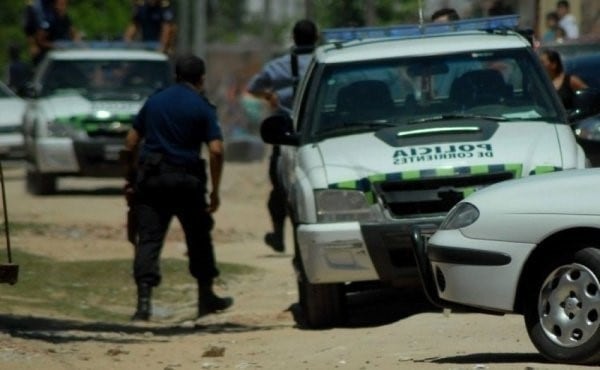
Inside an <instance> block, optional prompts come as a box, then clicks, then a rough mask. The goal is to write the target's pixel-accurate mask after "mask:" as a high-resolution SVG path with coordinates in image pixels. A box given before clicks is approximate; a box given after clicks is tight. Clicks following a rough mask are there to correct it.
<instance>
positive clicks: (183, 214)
mask: <svg viewBox="0 0 600 370" xmlns="http://www.w3.org/2000/svg"><path fill="white" fill-rule="evenodd" d="M175 72H176V77H177V83H176V84H174V85H173V86H171V87H169V88H167V89H165V90H162V91H160V92H158V93H156V94H154V95H153V96H151V97H150V98H148V100H147V101H146V103H145V104H144V105H143V107H142V108H141V110H140V112H139V113H138V115H137V118H136V120H135V122H134V125H133V128H132V129H131V130H130V131H129V132H128V134H127V138H126V144H125V147H126V149H125V150H126V153H129V154H128V155H127V156H126V157H127V159H126V160H127V162H128V169H129V170H128V174H129V175H128V176H127V183H126V186H125V191H126V192H135V199H136V205H135V207H136V210H137V221H138V222H137V228H138V240H137V245H136V251H135V259H134V273H133V275H134V279H135V282H136V285H137V292H138V303H137V310H136V312H135V314H134V316H133V318H132V319H133V320H148V319H149V318H150V315H151V304H150V299H151V291H152V288H153V287H155V286H157V285H158V284H159V283H160V281H161V275H160V270H159V256H160V252H161V249H162V246H163V241H164V238H165V235H166V233H167V228H168V226H169V222H170V221H171V219H172V217H173V216H175V217H177V218H178V219H179V222H180V223H181V226H182V228H183V231H184V233H185V239H186V244H187V254H188V258H189V271H190V273H191V274H192V276H193V277H194V278H196V280H197V282H198V316H199V317H200V316H203V315H206V314H209V313H212V312H216V311H221V310H224V309H226V308H228V307H230V306H231V305H232V304H233V299H232V298H230V297H225V298H221V297H218V296H217V295H216V294H215V293H214V291H213V279H214V278H215V277H216V276H218V274H219V271H218V270H217V267H216V262H215V256H214V251H213V244H212V240H211V235H210V231H211V229H212V227H213V223H214V222H213V219H212V216H211V213H213V212H215V211H216V210H217V209H218V207H219V203H220V200H219V185H220V180H221V172H222V168H223V140H222V134H221V128H220V127H219V124H218V121H217V115H216V111H215V107H214V106H213V105H211V104H210V103H209V102H208V100H207V99H206V98H205V97H204V73H205V66H204V61H203V60H202V59H200V58H198V57H196V56H193V55H188V56H183V57H180V58H178V60H177V62H176V66H175ZM142 139H143V144H141V142H142ZM204 143H205V144H207V146H208V152H209V168H210V175H211V176H210V179H211V185H212V186H211V192H210V197H209V199H210V200H209V202H208V203H207V202H206V198H205V197H206V191H207V188H206V185H207V175H206V169H205V163H204V160H202V159H201V157H200V152H201V147H202V145H203V144H204ZM140 144H141V150H140V151H139V152H138V147H139V146H140ZM133 153H139V160H137V161H136V160H135V157H136V156H135V155H133ZM136 162H137V168H135V167H136ZM134 169H135V171H134ZM134 173H135V179H134V178H133V177H134V176H133V174H134Z"/></svg>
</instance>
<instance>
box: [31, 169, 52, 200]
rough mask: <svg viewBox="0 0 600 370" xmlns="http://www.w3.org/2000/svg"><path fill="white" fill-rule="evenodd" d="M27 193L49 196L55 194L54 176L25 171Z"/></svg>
mask: <svg viewBox="0 0 600 370" xmlns="http://www.w3.org/2000/svg"><path fill="white" fill-rule="evenodd" d="M26 183H27V185H26V186H27V191H28V192H30V193H31V194H34V195H49V194H54V193H56V176H54V175H47V174H43V173H39V172H36V171H29V170H28V171H27V175H26Z"/></svg>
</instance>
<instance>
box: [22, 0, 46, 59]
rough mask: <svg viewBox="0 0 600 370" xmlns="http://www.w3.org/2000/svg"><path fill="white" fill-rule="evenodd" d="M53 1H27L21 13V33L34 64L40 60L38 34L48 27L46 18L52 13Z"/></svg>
mask: <svg viewBox="0 0 600 370" xmlns="http://www.w3.org/2000/svg"><path fill="white" fill-rule="evenodd" d="M53 1H54V0H27V1H26V2H25V9H24V11H23V32H24V33H25V37H26V39H27V45H28V47H29V55H30V57H31V60H32V62H33V63H34V64H37V63H38V62H39V61H40V60H41V55H40V54H41V47H40V45H39V43H38V38H37V36H38V32H40V30H42V29H43V28H46V27H48V18H49V17H50V14H51V12H52V3H53Z"/></svg>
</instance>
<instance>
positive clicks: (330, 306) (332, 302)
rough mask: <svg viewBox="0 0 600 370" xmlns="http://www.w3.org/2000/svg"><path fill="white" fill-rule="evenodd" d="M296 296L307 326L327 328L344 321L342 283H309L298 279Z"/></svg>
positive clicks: (344, 301)
mask: <svg viewBox="0 0 600 370" xmlns="http://www.w3.org/2000/svg"><path fill="white" fill-rule="evenodd" d="M298 296H299V297H300V306H301V308H302V311H303V313H304V318H305V320H306V324H307V325H308V327H310V328H313V329H318V328H328V327H332V326H336V325H340V324H343V323H344V322H345V318H346V315H345V311H346V300H345V289H344V284H341V283H336V284H311V283H310V282H308V281H307V280H299V281H298Z"/></svg>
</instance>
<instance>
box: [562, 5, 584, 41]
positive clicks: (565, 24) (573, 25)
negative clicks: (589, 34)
mask: <svg viewBox="0 0 600 370" xmlns="http://www.w3.org/2000/svg"><path fill="white" fill-rule="evenodd" d="M556 13H557V14H558V17H559V18H560V21H559V22H558V24H559V26H561V27H562V28H563V29H564V30H565V32H566V34H567V38H568V39H576V38H578V37H579V26H578V25H577V19H575V16H574V15H573V14H571V7H570V4H569V2H568V1H567V0H561V1H559V2H557V3H556Z"/></svg>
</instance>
